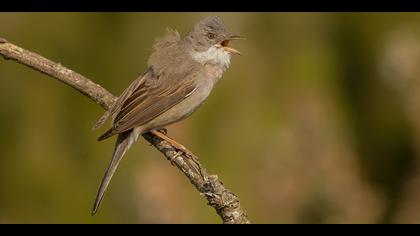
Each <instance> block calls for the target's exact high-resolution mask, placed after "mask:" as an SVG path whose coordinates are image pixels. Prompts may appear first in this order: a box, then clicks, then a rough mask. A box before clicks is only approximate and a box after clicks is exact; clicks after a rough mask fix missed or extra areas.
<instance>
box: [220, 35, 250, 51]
mask: <svg viewBox="0 0 420 236" xmlns="http://www.w3.org/2000/svg"><path fill="white" fill-rule="evenodd" d="M235 39H244V38H242V37H241V36H238V35H233V36H230V37H229V38H228V39H225V40H223V41H222V42H221V43H220V45H222V47H223V49H224V50H226V51H227V52H230V53H234V54H237V55H242V54H241V52H239V51H238V50H236V49H234V48H231V47H229V42H230V41H231V40H235Z"/></svg>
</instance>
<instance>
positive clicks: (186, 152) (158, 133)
mask: <svg viewBox="0 0 420 236" xmlns="http://www.w3.org/2000/svg"><path fill="white" fill-rule="evenodd" d="M165 131H166V129H165ZM150 132H151V133H152V134H154V135H156V136H158V137H159V138H161V139H163V140H165V141H166V142H168V143H169V144H171V146H172V147H174V148H175V149H177V150H178V151H180V152H181V154H184V155H185V156H189V157H191V156H193V153H192V152H191V151H190V150H188V149H187V148H185V147H184V146H183V145H182V144H180V143H178V142H177V141H175V140H173V139H171V138H169V137H168V136H166V133H165V134H164V133H162V132H161V130H159V131H155V130H153V131H150Z"/></svg>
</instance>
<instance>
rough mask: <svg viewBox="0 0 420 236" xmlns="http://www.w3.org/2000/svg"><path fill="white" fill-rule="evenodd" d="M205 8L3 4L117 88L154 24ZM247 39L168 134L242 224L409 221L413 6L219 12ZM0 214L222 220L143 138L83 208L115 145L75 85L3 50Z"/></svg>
mask: <svg viewBox="0 0 420 236" xmlns="http://www.w3.org/2000/svg"><path fill="white" fill-rule="evenodd" d="M210 14H211V13H0V37H4V38H6V39H8V40H9V41H11V42H13V43H15V44H17V45H19V46H21V47H24V48H26V49H29V50H32V51H35V52H37V53H39V54H41V55H43V56H45V57H47V58H50V59H52V60H54V61H57V62H60V63H62V64H63V65H65V66H67V67H69V68H70V69H73V70H75V71H77V72H79V73H81V74H83V75H85V76H87V77H88V78H90V79H92V80H93V81H95V82H97V83H99V84H101V85H102V86H104V87H105V88H107V89H108V90H109V91H111V92H112V93H114V94H116V95H118V94H120V93H121V91H122V90H123V89H124V88H125V87H126V86H128V85H129V84H130V82H131V81H132V80H134V79H135V78H136V77H137V76H138V75H140V74H141V73H142V72H143V71H144V70H145V68H146V61H147V58H148V56H149V54H150V52H151V47H152V45H153V42H154V39H155V38H156V37H158V36H162V35H163V33H164V29H165V28H166V27H172V28H175V29H178V30H179V31H180V33H181V34H182V35H185V34H186V33H187V32H188V31H189V30H190V29H191V27H192V26H193V24H194V23H195V22H197V21H198V20H200V19H202V18H203V17H206V16H208V15H210ZM216 15H219V16H221V17H222V18H223V19H224V21H225V23H226V24H227V25H228V26H229V28H231V30H232V31H233V32H235V33H237V34H240V35H242V36H244V37H246V38H247V40H245V41H237V42H234V43H232V45H234V46H235V48H237V49H238V50H240V51H241V52H243V54H244V55H243V56H242V57H239V56H236V57H233V59H232V64H231V67H230V69H229V70H228V71H227V72H226V73H225V74H224V77H223V79H222V80H221V81H220V82H219V84H218V85H217V87H216V89H215V90H214V92H213V93H212V95H211V97H210V98H209V99H208V100H207V101H206V103H205V104H204V106H202V107H201V108H200V109H199V110H198V111H197V112H196V113H195V114H194V115H193V116H191V117H190V118H189V119H188V120H185V121H183V122H181V123H178V124H175V125H172V126H170V127H169V128H168V131H169V134H170V136H171V137H173V138H175V139H176V140H178V141H179V142H181V143H183V144H184V145H185V146H187V147H188V148H189V149H190V150H192V151H193V152H194V153H196V154H197V155H198V156H199V157H200V160H201V162H202V163H203V164H204V165H205V166H206V167H207V169H208V171H209V172H210V173H212V174H217V175H218V176H219V177H220V178H221V180H222V181H223V183H224V184H225V185H226V186H227V187H228V188H229V189H231V190H232V191H233V192H235V193H236V194H237V195H238V196H239V198H240V200H241V204H242V206H243V207H244V208H245V209H246V210H247V212H248V215H249V218H250V219H251V221H252V222H254V223H420V201H418V199H420V172H419V168H420V163H419V159H420V31H419V27H420V14H416V13H216ZM0 81H1V83H0V106H1V109H0V131H1V132H0V223H219V222H220V219H219V218H218V216H217V215H216V214H215V211H214V209H212V208H210V207H209V206H207V205H206V201H205V199H204V198H202V197H201V196H200V195H199V194H198V193H197V191H196V190H195V189H194V188H193V187H192V185H191V184H190V183H189V182H188V180H187V179H186V178H185V177H184V176H183V175H182V173H181V172H180V171H178V170H177V169H176V168H175V167H173V166H171V165H170V164H169V162H168V161H167V160H165V159H164V158H163V156H162V155H161V154H160V153H158V152H157V151H156V150H155V149H154V148H152V147H150V146H149V145H148V144H147V143H146V141H144V140H143V139H140V141H139V142H138V143H137V144H136V145H134V147H133V148H132V149H131V150H130V151H129V152H128V153H127V155H126V156H125V159H124V161H123V162H122V163H121V165H120V167H119V169H118V172H117V173H116V175H115V176H114V178H113V181H112V182H111V185H110V188H109V190H108V192H107V194H106V196H105V199H104V201H103V204H102V206H101V209H100V211H99V213H98V214H97V216H95V217H91V216H90V209H91V206H92V203H93V200H94V196H95V194H96V191H97V187H98V185H99V182H100V180H101V178H102V175H103V173H104V171H105V168H106V166H107V164H108V162H109V160H110V157H111V154H112V150H113V146H114V142H115V139H110V140H107V141H104V142H97V141H96V138H97V137H98V136H99V135H100V134H101V133H102V132H103V131H105V129H106V127H104V128H102V129H101V130H99V131H92V130H91V127H92V125H93V124H94V123H95V122H96V120H97V119H98V118H99V117H100V116H101V115H102V112H103V111H102V109H101V108H100V107H99V106H98V105H96V104H95V103H93V102H92V101H90V100H89V99H88V98H86V97H84V96H82V95H80V94H79V93H78V92H76V91H75V90H73V89H71V88H69V87H66V86H64V85H63V84H61V83H59V82H57V81H55V80H53V79H51V78H49V77H47V76H45V75H43V74H41V73H39V72H36V71H33V70H31V69H29V68H27V67H24V66H22V65H19V64H17V63H15V62H11V61H6V60H3V59H2V60H0Z"/></svg>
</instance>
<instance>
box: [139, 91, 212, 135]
mask: <svg viewBox="0 0 420 236" xmlns="http://www.w3.org/2000/svg"><path fill="white" fill-rule="evenodd" d="M212 86H213V84H212V83H205V84H202V85H201V86H198V87H197V89H196V91H194V92H193V93H192V94H191V95H190V96H189V97H187V98H185V99H184V100H183V101H181V102H180V103H178V104H176V105H175V106H173V107H172V108H170V109H169V110H167V111H166V112H164V113H162V114H161V115H159V116H158V117H156V118H155V119H153V120H151V121H150V122H149V123H147V124H146V125H145V126H144V131H150V130H153V129H161V128H164V127H165V126H168V125H170V124H172V123H175V122H177V121H180V120H183V119H185V118H187V117H188V116H190V115H191V114H192V113H193V112H194V111H195V110H197V108H198V107H200V105H201V104H202V103H203V102H204V101H205V100H206V98H207V97H208V96H209V94H210V91H211V89H212Z"/></svg>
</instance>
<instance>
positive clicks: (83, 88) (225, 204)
mask: <svg viewBox="0 0 420 236" xmlns="http://www.w3.org/2000/svg"><path fill="white" fill-rule="evenodd" d="M0 55H2V56H3V57H4V58H5V59H6V60H8V59H10V60H14V61H16V62H18V63H20V64H22V65H25V66H28V67H31V68H33V69H35V70H37V71H39V72H41V73H44V74H46V75H49V76H51V77H52V78H54V79H57V80H59V81H60V82H63V83H65V84H67V85H69V86H71V87H72V88H74V89H76V90H77V91H79V92H81V93H82V94H83V95H85V96H87V97H89V98H90V99H92V100H93V101H95V102H96V103H98V104H99V105H100V106H101V107H102V108H104V109H105V110H107V109H109V107H110V106H111V104H112V103H113V102H114V101H115V99H116V97H115V96H113V95H112V94H111V93H110V92H108V91H107V90H106V89H104V88H103V87H101V86H100V85H98V84H95V83H93V82H92V81H91V80H89V79H87V78H86V77H84V76H82V75H80V74H78V73H76V72H74V71H72V70H70V69H67V68H66V67H64V66H62V65H61V64H59V63H55V62H53V61H51V60H49V59H47V58H45V57H42V56H40V55H38V54H36V53H33V52H31V51H28V50H25V49H23V48H20V47H18V46H16V45H14V44H12V43H9V42H7V41H6V40H5V39H3V38H0ZM143 137H144V138H145V139H146V140H147V141H148V142H150V143H151V144H152V145H153V146H154V147H155V148H156V149H157V150H159V151H160V152H161V153H162V154H163V155H164V156H165V157H166V159H168V160H170V161H171V163H172V164H174V165H175V166H176V167H177V168H178V169H179V170H181V171H182V172H183V173H184V174H185V176H186V177H187V178H188V179H189V180H190V182H191V183H192V184H193V185H194V186H195V188H196V189H197V190H198V191H199V192H200V194H201V195H203V196H204V197H205V198H206V199H207V201H208V204H209V205H210V206H212V207H214V208H215V209H216V211H217V213H218V214H219V215H220V217H221V218H222V220H223V223H229V224H238V223H250V221H249V220H248V217H247V215H246V212H245V210H244V209H242V208H241V205H240V202H239V199H238V197H237V196H236V195H235V194H234V193H233V192H231V191H230V190H228V189H227V188H225V187H224V186H223V184H222V182H221V181H220V180H218V177H217V176H216V175H209V174H208V173H207V171H206V169H205V168H204V167H203V166H202V165H201V164H200V162H199V161H198V159H197V157H196V156H195V155H193V154H192V153H191V152H188V154H186V153H183V152H180V151H179V150H177V149H176V148H174V147H172V146H171V145H170V144H169V143H168V142H166V141H164V140H162V139H160V138H159V137H157V136H155V135H153V134H151V133H146V134H143Z"/></svg>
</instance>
